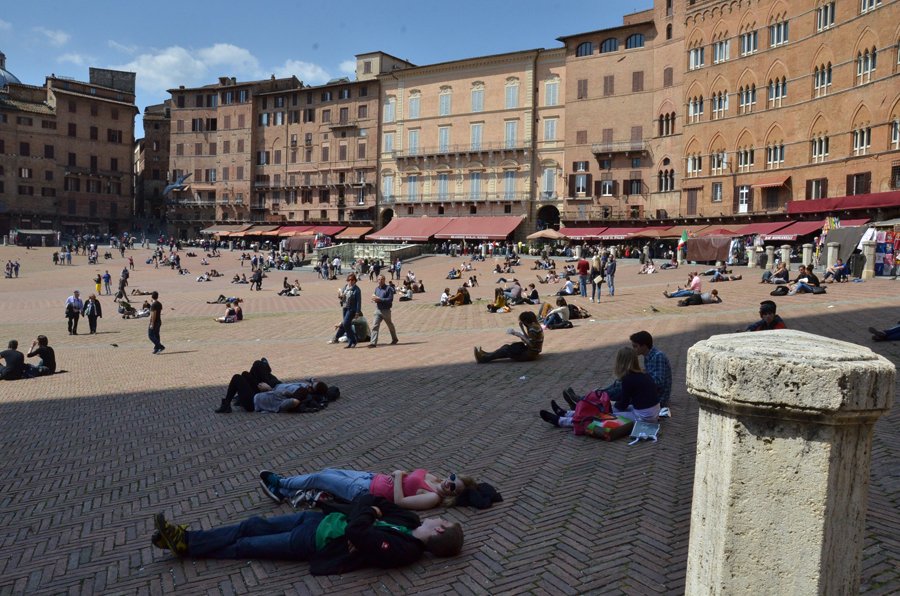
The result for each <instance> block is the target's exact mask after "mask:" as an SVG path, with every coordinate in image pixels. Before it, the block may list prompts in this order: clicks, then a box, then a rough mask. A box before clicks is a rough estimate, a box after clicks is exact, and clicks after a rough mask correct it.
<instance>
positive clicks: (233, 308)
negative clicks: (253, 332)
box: [214, 302, 244, 323]
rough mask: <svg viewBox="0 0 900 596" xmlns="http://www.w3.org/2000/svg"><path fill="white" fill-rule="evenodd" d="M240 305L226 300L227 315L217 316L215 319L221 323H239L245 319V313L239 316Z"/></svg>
mask: <svg viewBox="0 0 900 596" xmlns="http://www.w3.org/2000/svg"><path fill="white" fill-rule="evenodd" d="M240 308H241V307H240V305H239V304H237V303H236V302H226V303H225V315H224V316H221V317H215V319H214V320H215V321H217V322H219V323H237V322H238V321H240V320H241V319H243V318H244V317H243V313H242V316H241V317H240V318H238V314H237V313H238V310H239V309H240Z"/></svg>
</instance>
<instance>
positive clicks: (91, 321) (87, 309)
mask: <svg viewBox="0 0 900 596" xmlns="http://www.w3.org/2000/svg"><path fill="white" fill-rule="evenodd" d="M81 312H82V314H83V315H84V316H85V317H87V320H88V327H89V328H90V330H91V334H94V333H97V319H102V318H103V309H102V308H101V307H100V301H99V300H97V296H96V295H95V294H91V295H90V296H88V299H87V300H85V302H84V309H83V310H82V311H81Z"/></svg>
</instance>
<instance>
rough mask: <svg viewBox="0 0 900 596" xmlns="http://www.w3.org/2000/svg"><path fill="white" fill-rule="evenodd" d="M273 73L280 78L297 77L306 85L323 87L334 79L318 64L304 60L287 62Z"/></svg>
mask: <svg viewBox="0 0 900 596" xmlns="http://www.w3.org/2000/svg"><path fill="white" fill-rule="evenodd" d="M273 73H274V74H275V76H276V77H278V78H282V77H289V76H291V75H296V76H297V78H298V79H300V80H301V81H303V83H304V84H306V85H321V84H323V83H326V82H328V80H329V79H331V78H332V77H331V75H330V74H328V71H326V70H325V69H324V68H322V67H321V66H319V65H318V64H313V63H312V62H304V61H303V60H286V61H285V62H284V64H282V65H281V66H278V67H276V68H275V69H274V70H273Z"/></svg>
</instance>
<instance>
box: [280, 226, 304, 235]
mask: <svg viewBox="0 0 900 596" xmlns="http://www.w3.org/2000/svg"><path fill="white" fill-rule="evenodd" d="M312 228H313V226H282V227H281V229H280V230H278V235H279V236H299V235H301V234H304V233H306V232H309V230H311V229H312ZM309 235H310V236H311V235H312V234H309Z"/></svg>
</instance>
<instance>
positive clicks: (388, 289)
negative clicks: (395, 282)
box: [369, 275, 400, 348]
mask: <svg viewBox="0 0 900 596" xmlns="http://www.w3.org/2000/svg"><path fill="white" fill-rule="evenodd" d="M372 302H374V303H375V323H374V324H373V325H372V341H371V342H370V343H369V347H370V348H375V347H378V330H379V329H380V328H381V321H384V322H385V324H387V328H388V330H389V331H390V332H391V345H395V344H396V343H397V342H398V341H400V340H398V339H397V330H396V329H395V328H394V322H393V321H392V320H391V307H392V306H393V305H394V286H389V285H387V283H386V280H385V277H384V276H383V275H379V276H378V285H377V286H376V287H375V290H374V292H373V293H372Z"/></svg>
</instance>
